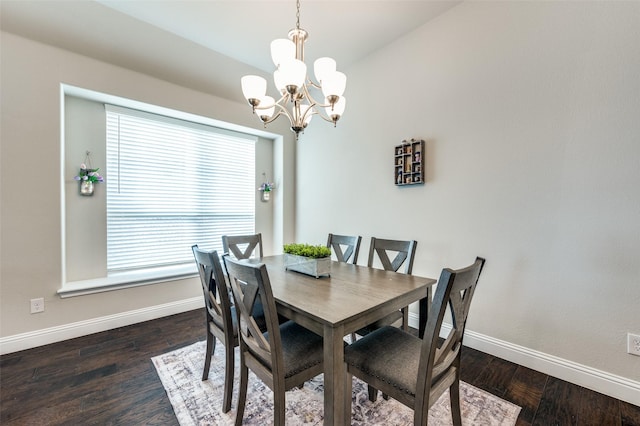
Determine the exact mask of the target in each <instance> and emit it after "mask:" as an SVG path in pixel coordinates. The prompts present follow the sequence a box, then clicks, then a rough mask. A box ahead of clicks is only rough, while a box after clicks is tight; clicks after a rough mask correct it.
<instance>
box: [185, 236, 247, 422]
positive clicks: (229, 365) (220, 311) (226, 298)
mask: <svg viewBox="0 0 640 426" xmlns="http://www.w3.org/2000/svg"><path fill="white" fill-rule="evenodd" d="M191 250H192V251H193V257H194V258H195V261H196V265H197V266H198V273H199V274H200V283H201V284H202V291H203V294H204V303H205V315H206V325H207V349H206V351H207V352H206V355H205V359H204V371H203V372H202V380H207V378H208V377H209V367H210V366H211V356H212V354H213V352H214V351H215V348H216V339H218V340H220V342H221V343H222V344H223V345H224V352H225V372H224V397H223V400H222V411H223V412H225V413H226V412H227V411H229V410H230V409H231V395H232V393H233V371H234V349H235V347H236V346H238V326H237V322H236V318H235V316H236V315H235V308H234V307H233V306H232V303H231V298H230V295H229V291H228V290H227V284H226V281H225V278H224V274H223V272H222V264H221V263H220V258H219V257H218V252H217V251H215V250H214V251H205V250H202V249H200V248H198V246H197V245H194V246H192V247H191Z"/></svg>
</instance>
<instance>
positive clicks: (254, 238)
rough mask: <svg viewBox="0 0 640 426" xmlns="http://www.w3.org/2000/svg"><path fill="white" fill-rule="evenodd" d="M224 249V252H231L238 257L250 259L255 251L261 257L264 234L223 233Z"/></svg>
mask: <svg viewBox="0 0 640 426" xmlns="http://www.w3.org/2000/svg"><path fill="white" fill-rule="evenodd" d="M222 250H223V251H224V253H231V254H232V255H233V256H234V257H235V258H236V259H248V258H250V257H251V255H253V254H254V252H255V254H256V255H258V257H259V258H261V257H262V256H263V254H262V234H261V233H258V234H251V235H223V236H222Z"/></svg>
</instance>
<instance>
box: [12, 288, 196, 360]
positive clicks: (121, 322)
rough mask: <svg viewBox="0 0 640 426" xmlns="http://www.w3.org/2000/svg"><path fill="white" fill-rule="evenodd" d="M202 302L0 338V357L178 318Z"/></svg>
mask: <svg viewBox="0 0 640 426" xmlns="http://www.w3.org/2000/svg"><path fill="white" fill-rule="evenodd" d="M203 306H204V301H203V299H202V297H194V298H191V299H185V300H179V301H177V302H171V303H165V304H163V305H157V306H150V307H148V308H143V309H136V310H133V311H128V312H122V313H119V314H115V315H107V316H104V317H100V318H93V319H90V320H85V321H78V322H74V323H71V324H64V325H59V326H56V327H49V328H45V329H42V330H36V331H31V332H28V333H21V334H16V335H13V336H8V337H3V338H0V354H2V355H4V354H7V353H11V352H17V351H22V350H25V349H31V348H35V347H38V346H43V345H48V344H50V343H55V342H61V341H63V340H68V339H73V338H76V337H81V336H86V335H88V334H93V333H98V332H101V331H106V330H112V329H114V328H118V327H125V326H127V325H131V324H136V323H139V322H143V321H149V320H152V319H156V318H161V317H166V316H169V315H174V314H179V313H181V312H186V311H191V310H193V309H198V308H202V307H203Z"/></svg>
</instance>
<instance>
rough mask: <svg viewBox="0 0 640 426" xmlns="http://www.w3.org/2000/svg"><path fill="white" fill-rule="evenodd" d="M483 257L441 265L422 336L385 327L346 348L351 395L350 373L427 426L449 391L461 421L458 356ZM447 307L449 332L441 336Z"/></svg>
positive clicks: (454, 412)
mask: <svg viewBox="0 0 640 426" xmlns="http://www.w3.org/2000/svg"><path fill="white" fill-rule="evenodd" d="M484 263H485V260H484V259H483V258H481V257H478V258H476V261H475V262H474V263H473V264H472V265H470V266H468V267H466V268H462V269H458V270H452V269H448V268H446V269H443V270H442V273H441V274H440V279H439V280H438V285H437V288H436V292H435V296H434V300H433V303H432V304H431V307H430V308H429V315H428V320H427V328H426V331H425V334H424V337H423V338H422V339H420V338H419V337H417V336H414V335H412V334H410V333H408V332H406V331H404V330H401V329H399V328H397V327H392V326H386V327H383V328H380V329H378V330H376V331H374V332H373V333H371V334H369V335H367V336H365V337H363V338H361V339H360V340H358V341H357V342H355V343H352V344H351V345H349V346H347V347H346V348H345V354H344V358H345V363H346V370H347V380H346V382H347V389H346V392H347V394H350V392H351V390H352V389H351V388H352V380H351V378H352V376H356V377H358V378H360V379H361V380H363V381H365V382H366V383H367V384H369V391H370V392H371V391H373V392H376V393H377V389H380V390H381V391H382V392H383V393H384V394H387V395H389V396H390V397H392V398H394V399H396V400H397V401H399V402H401V403H402V404H404V405H406V406H407V407H409V408H412V409H413V411H414V413H413V416H414V417H413V423H414V425H416V426H418V425H426V424H427V419H428V416H429V408H430V407H431V406H432V405H433V404H434V403H435V402H436V401H437V400H438V398H439V397H440V395H442V393H444V392H445V391H446V390H447V389H449V394H450V398H451V415H452V418H453V424H454V425H458V426H459V425H461V423H462V419H461V417H462V416H461V413H460V357H461V350H462V339H463V337H464V330H465V325H466V322H467V316H468V314H469V307H470V305H471V299H472V298H473V294H474V292H475V289H476V285H477V283H478V278H479V277H480V273H481V272H482V268H483V266H484ZM447 306H448V307H449V312H450V314H451V330H450V331H449V333H448V335H447V337H446V339H444V340H443V341H441V340H440V339H439V336H440V331H441V330H440V329H441V326H442V322H443V319H444V315H445V312H446V311H447ZM369 399H370V400H374V399H375V398H373V396H372V395H371V393H370V394H369Z"/></svg>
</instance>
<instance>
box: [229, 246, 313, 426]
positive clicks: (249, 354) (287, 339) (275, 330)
mask: <svg viewBox="0 0 640 426" xmlns="http://www.w3.org/2000/svg"><path fill="white" fill-rule="evenodd" d="M223 259H224V263H225V266H226V269H227V274H228V276H229V283H230V286H231V290H232V292H233V298H234V299H235V306H236V315H237V322H238V324H240V326H239V327H238V329H239V330H238V335H239V340H240V388H239V394H238V410H237V412H236V420H235V424H236V425H237V426H239V425H241V424H242V417H243V415H244V408H245V404H246V398H247V381H248V377H249V369H250V370H251V371H252V372H253V373H255V375H256V376H257V377H258V378H260V380H262V382H263V383H265V384H266V385H267V386H268V387H269V388H270V389H271V390H272V391H273V410H274V413H273V417H274V424H275V425H284V423H285V392H286V391H287V390H289V389H292V388H293V387H296V386H300V385H301V384H302V383H304V382H305V381H307V380H309V379H311V378H313V377H315V376H317V375H318V374H320V373H322V372H323V371H324V363H323V344H322V337H321V336H319V335H317V334H315V333H314V332H312V331H310V330H308V329H306V328H304V327H302V326H301V325H298V324H296V323H295V322H293V321H287V322H285V323H283V324H279V321H278V314H277V312H276V303H275V299H274V297H273V292H272V289H271V282H270V280H269V274H268V273H267V267H266V266H265V265H264V264H262V263H248V262H247V261H246V260H237V259H233V258H231V257H230V256H229V255H228V254H225V255H224V256H223ZM258 298H260V300H261V301H262V308H263V311H264V316H265V320H266V326H267V332H266V333H263V332H262V331H261V330H260V329H259V327H258V326H257V324H256V319H255V317H254V313H253V311H254V309H253V308H254V305H255V304H256V301H257V300H258Z"/></svg>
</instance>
